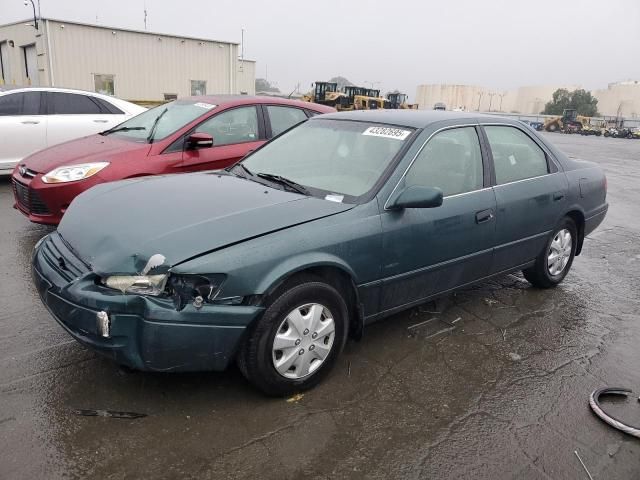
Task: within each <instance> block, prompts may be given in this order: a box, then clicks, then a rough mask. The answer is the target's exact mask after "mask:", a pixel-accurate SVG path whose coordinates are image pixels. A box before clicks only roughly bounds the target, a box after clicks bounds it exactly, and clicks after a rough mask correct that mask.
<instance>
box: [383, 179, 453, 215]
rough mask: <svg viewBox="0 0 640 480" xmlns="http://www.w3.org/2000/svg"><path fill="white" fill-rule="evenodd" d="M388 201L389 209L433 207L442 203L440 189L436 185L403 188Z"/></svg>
mask: <svg viewBox="0 0 640 480" xmlns="http://www.w3.org/2000/svg"><path fill="white" fill-rule="evenodd" d="M394 197H395V198H393V199H392V200H391V202H389V207H388V208H389V209H390V210H400V209H403V208H434V207H439V206H440V205H442V197H443V195H442V190H440V189H439V188H438V187H421V186H418V185H414V186H412V187H408V188H405V189H404V190H402V191H401V192H400V193H399V194H397V195H395V196H394Z"/></svg>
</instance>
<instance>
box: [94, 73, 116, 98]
mask: <svg viewBox="0 0 640 480" xmlns="http://www.w3.org/2000/svg"><path fill="white" fill-rule="evenodd" d="M93 83H94V86H95V92H96V93H101V94H103V95H115V94H116V88H115V83H114V80H113V75H104V74H98V73H94V75H93Z"/></svg>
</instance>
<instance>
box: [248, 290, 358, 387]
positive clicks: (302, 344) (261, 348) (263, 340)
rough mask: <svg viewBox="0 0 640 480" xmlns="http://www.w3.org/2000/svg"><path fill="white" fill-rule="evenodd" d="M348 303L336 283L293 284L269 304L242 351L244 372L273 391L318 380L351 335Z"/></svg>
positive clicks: (314, 383) (254, 383) (330, 365)
mask: <svg viewBox="0 0 640 480" xmlns="http://www.w3.org/2000/svg"><path fill="white" fill-rule="evenodd" d="M347 312H348V310H347V305H346V303H345V301H344V299H343V298H342V296H341V295H340V294H339V293H338V291H337V290H336V289H335V288H333V287H332V286H331V285H328V284H326V283H323V282H320V281H308V282H301V283H298V284H292V285H290V286H288V288H285V289H284V291H283V292H282V293H281V294H280V295H279V296H277V298H275V300H274V301H273V302H271V303H270V304H269V306H268V307H267V309H266V310H265V312H264V314H263V315H262V317H261V318H260V319H259V320H258V322H257V324H256V325H255V327H254V328H253V330H252V332H251V333H250V335H249V337H248V338H247V339H246V341H245V344H244V345H243V347H242V349H241V350H240V352H239V355H238V366H239V367H240V370H241V371H242V373H243V375H244V376H245V377H246V378H247V380H249V382H251V383H252V384H253V385H254V386H256V387H257V388H258V389H260V390H262V391H263V392H264V393H266V394H267V395H274V396H284V395H290V394H292V393H294V392H298V391H302V390H306V389H308V388H311V387H313V386H315V385H317V384H318V383H319V382H320V381H321V380H322V377H324V376H325V375H326V374H327V373H328V371H329V370H330V369H331V367H332V366H333V364H334V363H335V361H336V359H337V357H338V355H339V354H340V352H341V351H342V348H343V347H344V344H345V342H346V339H347V326H348V313H347Z"/></svg>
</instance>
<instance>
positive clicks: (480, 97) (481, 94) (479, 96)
mask: <svg viewBox="0 0 640 480" xmlns="http://www.w3.org/2000/svg"><path fill="white" fill-rule="evenodd" d="M476 95H478V109H477V111H478V112H479V111H480V101H482V96H483V95H484V92H476Z"/></svg>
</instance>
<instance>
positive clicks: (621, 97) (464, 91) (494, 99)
mask: <svg viewBox="0 0 640 480" xmlns="http://www.w3.org/2000/svg"><path fill="white" fill-rule="evenodd" d="M559 88H564V89H567V90H569V91H573V90H576V89H579V88H582V87H580V86H579V85H537V86H527V87H520V88H517V89H514V90H504V91H502V90H497V89H491V88H487V87H479V86H475V85H452V84H432V85H418V87H417V89H416V102H417V103H418V105H419V106H420V108H421V109H432V108H433V106H434V105H435V104H436V103H444V104H445V105H446V107H447V110H453V109H455V108H461V107H462V108H464V109H465V110H467V111H477V110H479V111H481V112H489V111H492V112H504V113H520V114H534V115H535V114H539V113H540V112H541V111H542V110H544V107H545V105H546V103H547V102H550V101H551V100H552V97H553V92H555V91H556V90H557V89H559ZM591 93H592V95H593V96H594V97H595V98H597V99H598V112H599V113H600V115H604V116H613V117H625V118H640V81H638V80H627V81H624V82H616V83H610V84H609V85H608V87H607V88H606V89H602V90H594V91H592V92H591Z"/></svg>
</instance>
